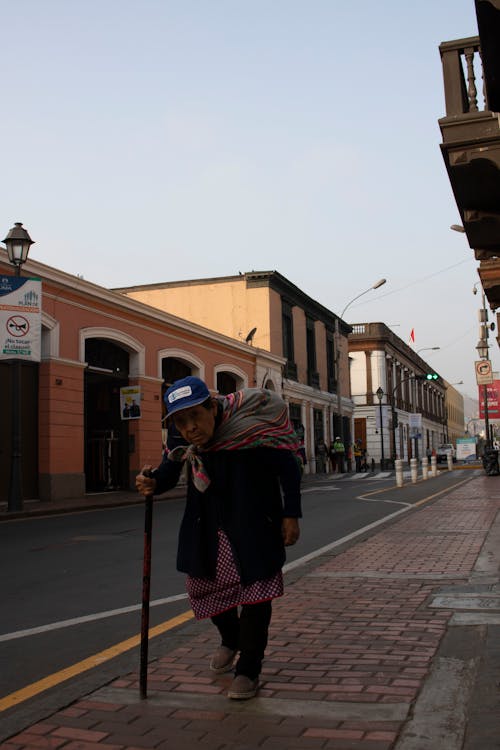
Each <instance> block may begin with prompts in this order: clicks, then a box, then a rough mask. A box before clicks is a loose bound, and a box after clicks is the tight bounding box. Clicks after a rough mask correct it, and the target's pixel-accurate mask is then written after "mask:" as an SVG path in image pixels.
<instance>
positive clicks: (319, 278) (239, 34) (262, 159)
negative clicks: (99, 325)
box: [0, 0, 499, 396]
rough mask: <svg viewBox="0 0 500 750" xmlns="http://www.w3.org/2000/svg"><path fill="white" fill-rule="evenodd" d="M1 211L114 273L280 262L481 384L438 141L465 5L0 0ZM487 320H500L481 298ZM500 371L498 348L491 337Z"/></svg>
mask: <svg viewBox="0 0 500 750" xmlns="http://www.w3.org/2000/svg"><path fill="white" fill-rule="evenodd" d="M0 21H1V27H2V30H3V34H2V60H3V66H2V68H3V71H2V92H3V112H2V118H1V121H0V135H1V143H2V159H1V169H2V175H1V187H0V191H1V201H0V206H1V222H2V223H1V225H0V226H3V230H2V229H0V231H3V232H4V235H3V236H5V234H7V232H8V230H9V229H10V227H11V226H12V225H13V223H14V222H15V221H22V222H24V225H25V227H26V228H27V229H28V231H29V232H30V234H31V236H32V238H33V239H34V240H36V244H35V245H34V246H33V248H32V250H31V257H33V258H34V259H37V260H40V261H41V262H43V263H46V264H49V265H53V266H55V267H57V268H60V269H62V270H64V271H67V272H69V273H74V274H82V275H83V276H84V277H85V279H87V280H89V281H92V282H94V283H98V284H102V285H103V286H107V287H114V286H126V285H131V284H141V283H151V282H155V281H171V280H177V279H188V278H206V277H210V276H223V275H232V274H237V273H238V272H239V271H250V270H272V269H275V270H277V271H279V272H280V273H281V274H283V275H284V276H286V277H287V278H288V279H289V280H290V281H292V282H293V283H294V284H296V285H297V286H299V287H300V288H301V289H303V290H304V291H305V292H306V293H307V294H309V295H310V296H311V297H313V298H315V299H317V300H318V301H319V302H321V303H322V304H323V305H325V306H326V307H328V308H329V309H331V310H333V311H334V312H336V313H340V312H341V311H342V310H343V309H344V308H345V306H346V305H347V304H348V303H349V301H350V300H351V299H353V298H354V297H355V296H356V295H358V294H359V293H360V292H362V291H363V290H365V289H368V288H369V287H370V286H371V285H372V284H373V283H374V282H376V281H377V280H378V279H379V278H380V277H386V278H387V284H386V285H385V286H383V287H381V288H380V289H379V290H377V291H372V292H370V293H369V294H366V295H364V296H363V297H362V298H361V299H360V300H359V301H358V302H356V303H353V304H352V305H351V306H349V309H348V311H347V312H346V315H345V319H346V320H347V321H348V322H350V323H355V322H366V321H382V322H384V323H386V324H387V325H389V326H390V327H391V328H392V329H393V330H394V332H395V333H396V334H397V335H398V336H400V337H401V338H402V339H403V340H404V341H406V342H408V339H409V334H410V331H411V329H412V328H414V330H415V344H414V347H415V349H417V350H418V349H425V348H427V347H433V346H439V347H441V348H440V350H439V351H435V352H430V351H427V352H425V351H424V352H421V356H423V357H424V358H425V359H427V361H428V362H429V364H431V365H432V367H433V368H434V369H436V371H437V372H439V374H440V375H442V376H443V377H444V378H446V379H447V380H448V381H449V382H451V383H455V382H457V381H460V380H463V381H464V386H457V387H458V389H459V390H460V391H461V392H462V393H464V394H470V395H472V396H476V394H477V388H476V385H475V375H474V360H475V359H476V351H475V346H476V343H477V339H478V321H477V310H478V307H479V306H480V304H481V293H479V294H478V295H477V296H474V295H473V294H472V289H473V285H474V284H475V283H476V282H477V281H478V279H479V277H478V275H477V266H478V263H477V262H476V261H475V260H474V257H473V252H472V250H470V248H469V246H468V243H467V240H466V238H465V235H463V234H457V233H455V232H452V231H450V229H449V227H450V225H451V224H456V223H459V222H460V217H459V214H458V210H457V207H456V204H455V201H454V199H453V194H452V191H451V186H450V183H449V180H448V177H447V174H446V170H445V166H444V162H443V159H442V156H441V152H440V148H439V144H440V142H441V134H440V130H439V126H438V119H439V118H440V117H443V116H444V114H445V109H444V106H445V105H444V94H443V80H442V70H441V62H440V56H439V49H438V48H439V44H440V42H442V41H449V40H452V39H459V38H463V37H468V36H475V35H476V34H477V21H476V16H475V11H474V2H473V0H419V2H418V3H402V2H401V0H397V2H396V1H395V0H380V1H379V2H373V0H358V1H357V2H346V1H345V0H342V1H340V0H301V1H300V2H299V1H298V0H251V1H250V0H246V2H243V1H242V0H197V1H195V0H175V1H174V0H119V1H118V0H85V2H82V1H80V0H43V2H42V1H41V0H16V2H7V1H6V0H4V2H3V3H1V4H0ZM490 317H493V316H492V314H491V313H490ZM491 343H492V360H493V366H494V369H498V366H499V365H498V362H499V357H498V350H497V345H496V342H495V339H494V338H493V339H492V341H491Z"/></svg>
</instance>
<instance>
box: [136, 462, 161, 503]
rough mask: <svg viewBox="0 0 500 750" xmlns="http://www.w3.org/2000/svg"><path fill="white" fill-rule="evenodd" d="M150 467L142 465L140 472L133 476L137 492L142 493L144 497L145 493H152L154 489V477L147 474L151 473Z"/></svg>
mask: <svg viewBox="0 0 500 750" xmlns="http://www.w3.org/2000/svg"><path fill="white" fill-rule="evenodd" d="M152 468H153V467H152V466H143V468H142V469H141V473H140V474H138V475H137V476H136V478H135V486H136V489H137V492H139V494H140V495H144V497H146V496H147V495H154V491H155V489H156V479H153V477H151V476H148V475H149V474H150V473H151V469H152Z"/></svg>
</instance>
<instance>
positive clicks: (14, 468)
mask: <svg viewBox="0 0 500 750" xmlns="http://www.w3.org/2000/svg"><path fill="white" fill-rule="evenodd" d="M3 242H4V243H5V245H6V247H7V255H8V257H9V262H10V263H12V265H13V266H14V268H15V275H16V276H21V267H22V266H23V264H24V263H26V261H27V260H28V253H29V249H30V247H31V245H33V240H32V239H31V237H30V236H29V234H28V232H27V231H26V229H24V228H23V225H22V224H21V222H16V224H15V225H14V226H13V227H12V229H11V230H10V232H9V233H8V235H7V237H6V238H5V239H4V240H3ZM11 364H12V371H11V435H12V437H11V464H10V466H11V468H10V484H9V494H8V504H7V510H8V511H11V512H15V511H20V510H22V509H23V491H22V466H21V463H22V435H21V360H20V359H19V358H16V359H13V360H12V362H11Z"/></svg>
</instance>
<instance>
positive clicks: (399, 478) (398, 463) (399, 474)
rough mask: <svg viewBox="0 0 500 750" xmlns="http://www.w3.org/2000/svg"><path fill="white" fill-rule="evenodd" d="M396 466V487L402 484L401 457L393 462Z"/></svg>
mask: <svg viewBox="0 0 500 750" xmlns="http://www.w3.org/2000/svg"><path fill="white" fill-rule="evenodd" d="M394 466H395V467H396V484H397V486H398V487H402V486H403V459H401V458H397V459H396V460H395V462H394Z"/></svg>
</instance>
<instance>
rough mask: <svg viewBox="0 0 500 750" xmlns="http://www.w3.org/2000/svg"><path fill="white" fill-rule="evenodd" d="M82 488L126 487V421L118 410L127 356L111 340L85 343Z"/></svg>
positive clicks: (102, 489)
mask: <svg viewBox="0 0 500 750" xmlns="http://www.w3.org/2000/svg"><path fill="white" fill-rule="evenodd" d="M85 361H86V362H87V363H88V367H87V369H86V371H85V402H84V409H85V488H86V491H87V492H109V491H112V490H118V489H129V460H128V448H129V446H128V442H129V436H128V422H127V421H122V419H121V413H120V388H122V387H125V386H127V385H128V370H129V355H128V352H126V351H125V350H123V349H121V348H120V347H119V346H117V345H116V344H113V343H112V342H111V341H108V340H103V339H88V340H87V341H86V342H85Z"/></svg>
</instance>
